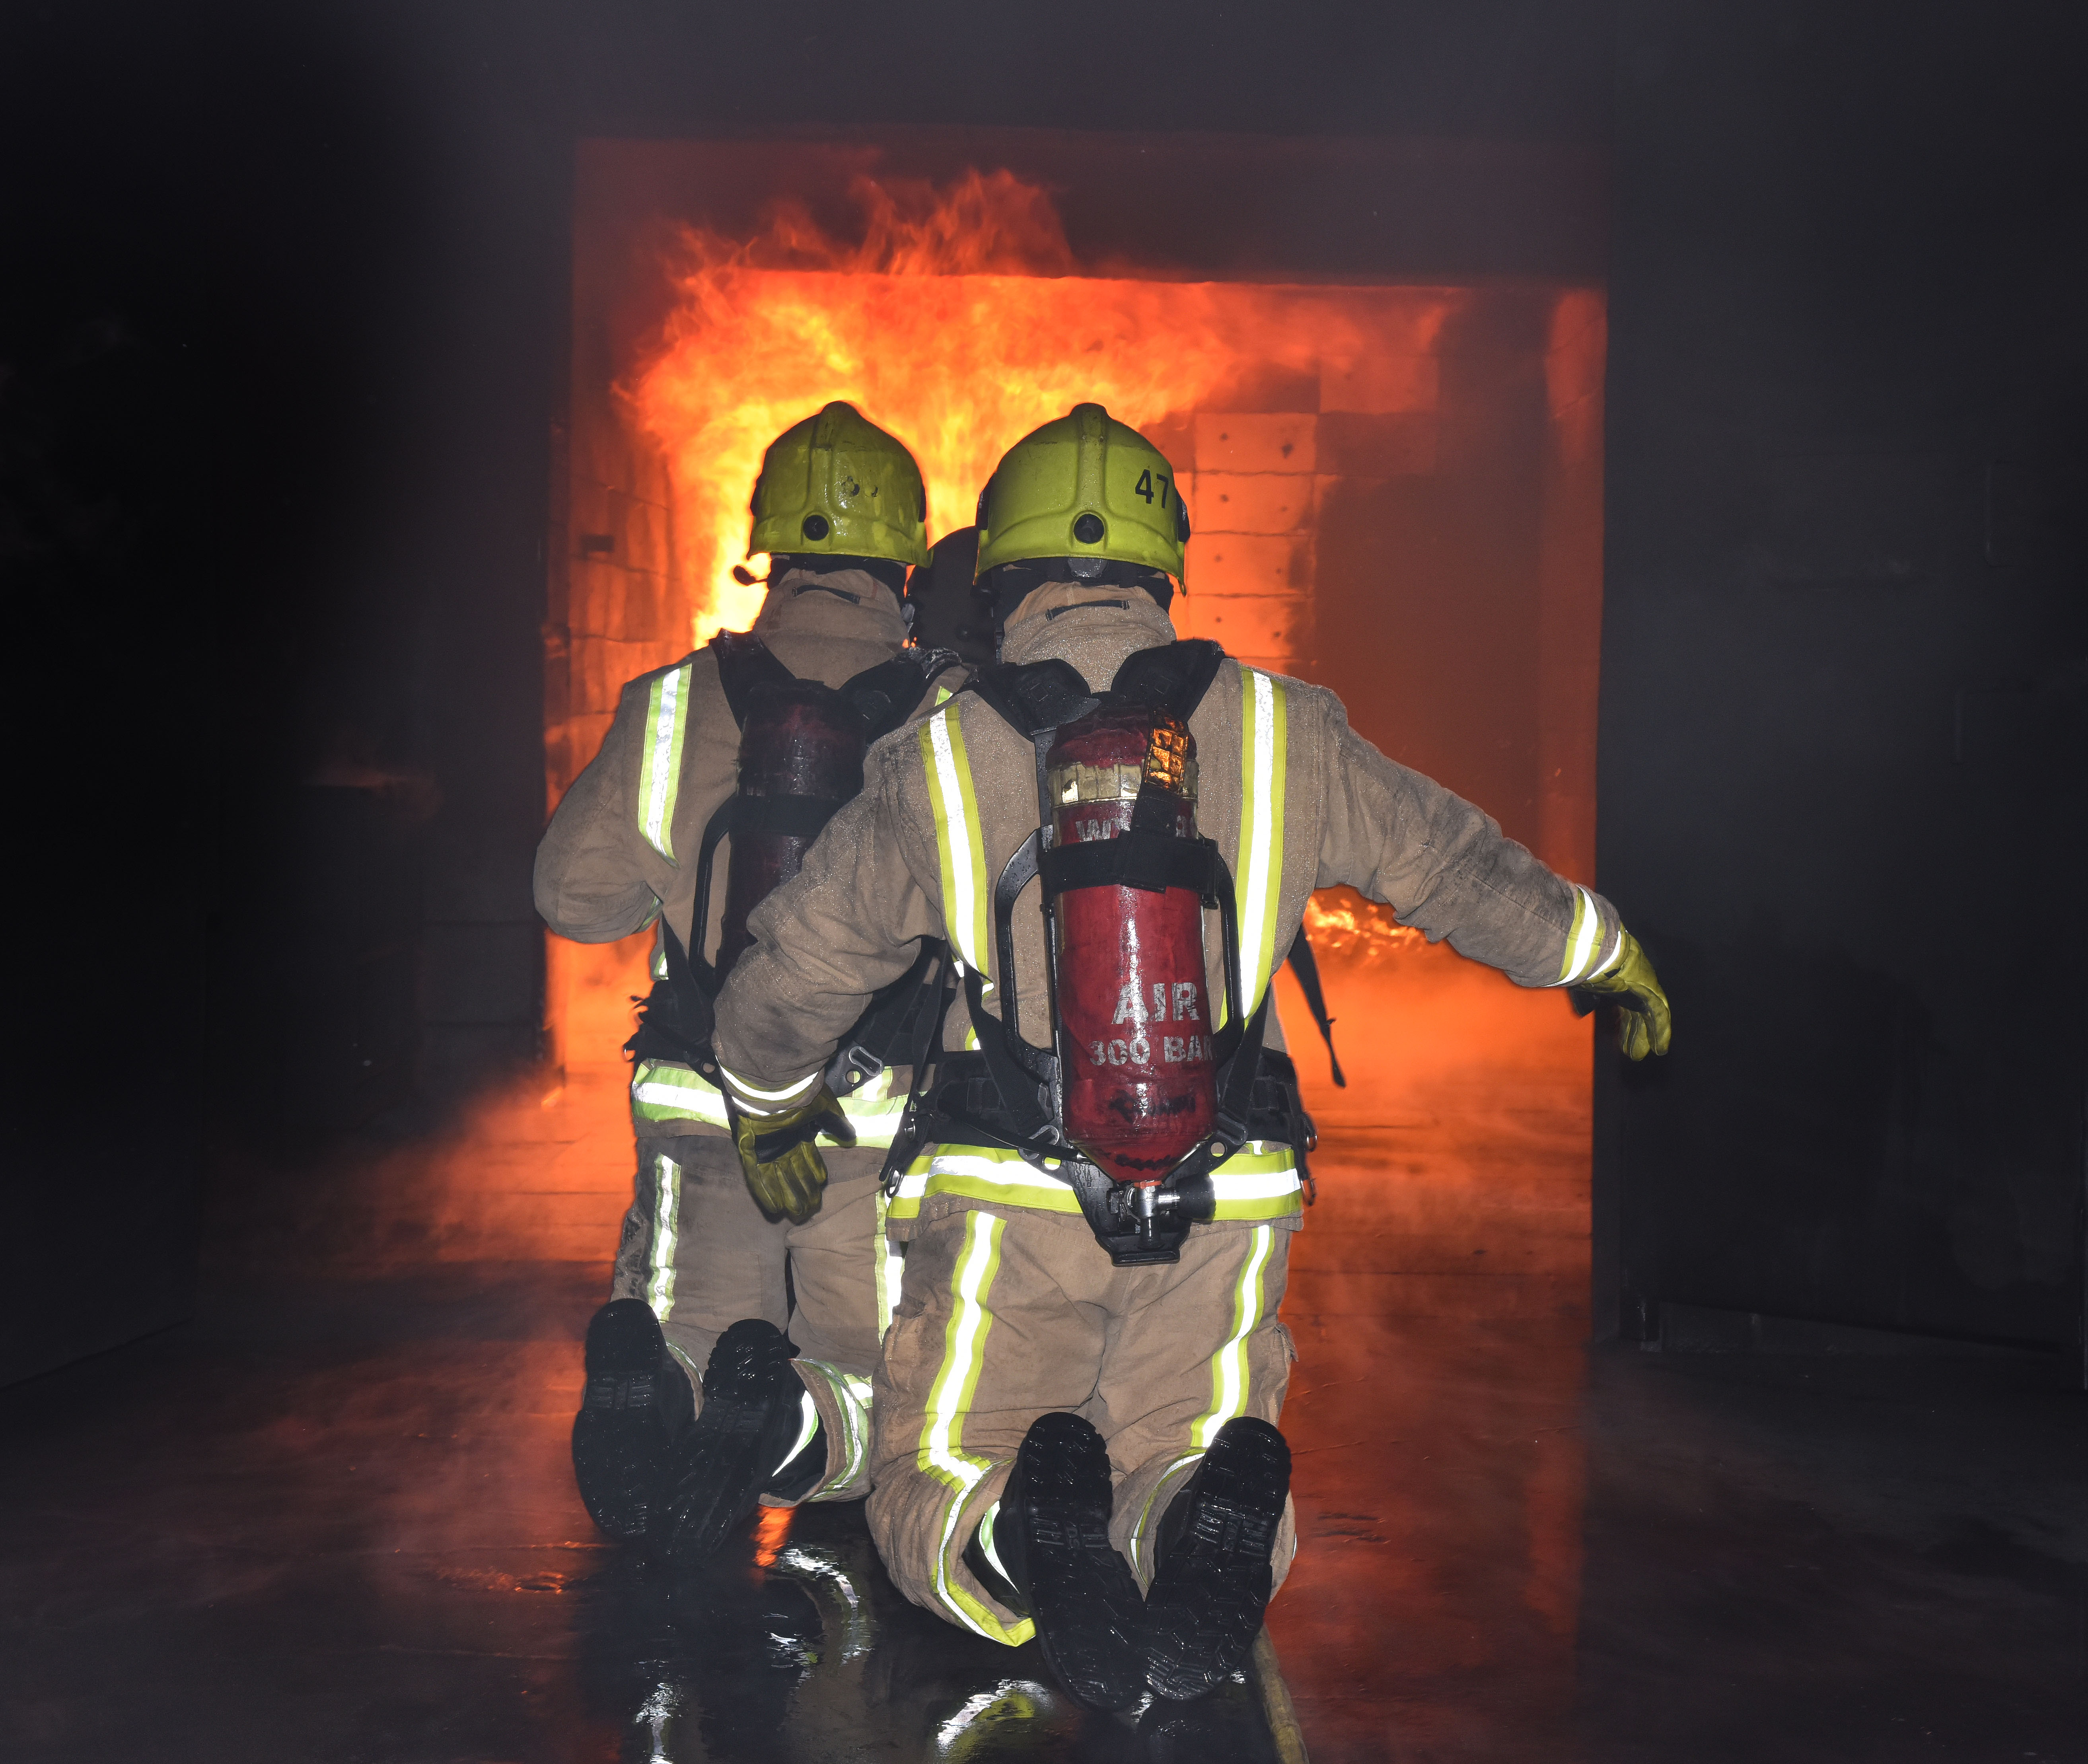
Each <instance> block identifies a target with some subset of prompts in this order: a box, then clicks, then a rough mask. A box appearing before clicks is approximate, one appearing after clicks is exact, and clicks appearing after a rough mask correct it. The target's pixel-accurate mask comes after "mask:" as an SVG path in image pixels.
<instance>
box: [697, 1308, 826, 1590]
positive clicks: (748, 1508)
mask: <svg viewBox="0 0 2088 1764" xmlns="http://www.w3.org/2000/svg"><path fill="white" fill-rule="evenodd" d="M797 1351H798V1350H797V1349H796V1348H795V1347H794V1346H792V1345H791V1342H790V1341H789V1338H787V1337H786V1336H785V1334H783V1332H782V1331H781V1329H777V1327H776V1325H774V1324H772V1323H765V1322H764V1321H762V1320H761V1319H760V1318H759V1317H742V1319H741V1320H740V1321H738V1322H737V1323H735V1324H734V1325H733V1326H732V1327H731V1328H730V1329H727V1330H726V1331H725V1334H722V1335H721V1336H720V1337H719V1338H718V1343H717V1347H714V1348H712V1350H711V1357H710V1364H708V1365H707V1366H705V1367H704V1406H703V1408H702V1409H701V1411H699V1413H698V1414H697V1416H696V1423H695V1426H694V1427H692V1428H690V1429H689V1431H688V1432H687V1436H685V1437H684V1438H683V1440H682V1445H681V1447H680V1449H678V1451H677V1452H676V1453H675V1454H674V1469H675V1473H676V1479H675V1484H674V1509H673V1513H672V1514H671V1530H670V1535H669V1538H668V1543H667V1555H668V1557H669V1559H670V1561H673V1562H674V1565H675V1566H677V1567H678V1568H693V1567H694V1566H695V1565H696V1564H698V1563H699V1562H701V1561H705V1560H706V1559H707V1558H708V1557H709V1556H711V1555H712V1553H713V1552H715V1551H716V1550H717V1547H718V1545H719V1544H722V1543H723V1542H724V1541H725V1538H726V1536H727V1535H728V1534H730V1531H732V1529H733V1527H734V1526H737V1525H738V1524H739V1523H740V1522H741V1521H742V1520H743V1519H745V1518H747V1515H748V1514H751V1513H752V1512H753V1511H754V1509H755V1503H756V1502H757V1501H759V1499H760V1497H761V1496H762V1495H763V1494H764V1492H767V1491H768V1490H769V1489H770V1488H772V1485H773V1484H774V1483H775V1482H776V1481H777V1478H778V1476H779V1475H781V1474H784V1473H785V1463H786V1460H787V1461H788V1467H789V1470H791V1471H796V1470H798V1469H799V1468H800V1466H799V1463H798V1460H799V1459H800V1458H801V1457H802V1455H803V1451H802V1449H799V1448H798V1436H799V1435H800V1434H801V1433H802V1432H803V1431H804V1424H805V1401H806V1394H805V1385H804V1381H803V1380H802V1379H801V1378H799V1377H798V1373H797V1371H796V1369H795V1368H794V1367H793V1366H792V1365H791V1364H790V1362H791V1360H792V1359H793V1358H794V1356H795V1355H796V1354H797ZM823 1461H824V1460H823ZM816 1480H817V1478H816V1477H814V1478H813V1479H811V1481H816ZM805 1486H806V1487H807V1488H810V1487H811V1482H807V1483H806V1484H805Z"/></svg>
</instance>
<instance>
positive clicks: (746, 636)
mask: <svg viewBox="0 0 2088 1764" xmlns="http://www.w3.org/2000/svg"><path fill="white" fill-rule="evenodd" d="M710 646H711V649H712V651H713V652H714V653H716V654H717V667H718V679H719V681H720V683H721V684H722V685H723V686H724V687H725V703H726V704H727V705H728V706H730V709H731V711H732V720H733V721H734V722H736V723H738V725H739V726H740V727H741V728H742V729H744V728H745V727H746V726H747V709H748V708H749V706H750V705H751V703H752V702H753V698H754V695H755V692H756V691H759V689H760V688H761V687H764V686H788V685H789V683H791V682H792V681H793V680H794V679H797V677H798V676H797V675H796V674H793V673H792V672H791V671H790V670H789V669H788V668H786V667H785V666H783V664H782V662H780V661H778V660H777V656H776V652H775V651H774V650H772V649H770V648H769V647H768V644H765V643H764V642H763V641H762V640H760V639H759V637H757V636H755V634H754V633H753V632H751V631H721V632H719V633H718V634H717V636H715V637H713V638H712V639H711V644H710Z"/></svg>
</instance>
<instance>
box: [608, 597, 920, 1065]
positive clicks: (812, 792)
mask: <svg viewBox="0 0 2088 1764" xmlns="http://www.w3.org/2000/svg"><path fill="white" fill-rule="evenodd" d="M710 648H711V650H712V653H713V655H714V656H715V657H717V669H718V679H719V681H720V683H721V684H722V685H723V687H724V688H725V703H726V704H727V706H728V707H729V708H730V710H731V712H732V715H733V721H734V722H735V723H737V724H738V726H739V731H740V739H739V777H738V789H737V790H735V791H734V794H732V795H730V796H729V797H727V798H726V799H725V801H724V802H723V803H721V804H720V805H719V806H718V807H717V811H716V812H715V813H713V814H712V816H711V818H710V820H709V821H708V823H707V824H705V826H704V834H703V841H702V846H701V849H700V852H699V854H698V857H697V862H696V890H695V910H694V912H693V914H692V916H691V920H690V923H691V927H693V930H694V935H695V938H696V940H697V947H696V948H695V950H694V951H693V952H691V950H689V949H687V948H685V947H684V946H683V944H682V940H681V939H680V937H679V936H677V935H676V934H675V931H674V927H673V926H672V925H670V924H669V923H667V922H666V920H665V918H662V919H661V923H660V934H661V954H662V956H663V957H664V963H665V969H666V972H665V974H662V975H661V977H660V978H658V979H657V980H656V981H655V983H654V984H653V990H652V991H651V993H650V994H649V995H648V996H647V998H646V1000H645V1001H644V1004H642V1005H641V1006H640V1011H639V1025H638V1032H637V1033H636V1034H635V1035H633V1036H632V1037H631V1039H630V1040H629V1041H627V1042H626V1043H624V1051H625V1052H627V1053H628V1054H631V1055H633V1056H634V1057H635V1058H636V1059H638V1060H674V1061H677V1062H679V1063H682V1064H687V1065H689V1066H691V1067H693V1068H695V1070H697V1071H698V1072H700V1073H702V1074H703V1075H704V1077H706V1078H708V1079H711V1080H712V1081H715V1080H716V1078H717V1057H716V1055H714V1054H713V1053H712V1051H711V1038H712V1033H713V1032H714V1030H715V1028H716V1019H715V1016H714V1011H713V1006H714V1004H715V1002H716V1000H717V995H718V994H719V992H720V991H721V990H723V988H724V985H725V976H726V975H727V974H729V973H730V971H731V970H732V965H733V964H734V962H735V961H738V958H739V957H740V956H741V954H742V953H744V952H745V951H746V950H747V949H748V948H751V946H752V944H753V941H754V940H753V938H752V937H751V936H750V935H749V934H748V931H747V914H750V913H751V912H752V911H753V910H754V909H755V907H756V906H759V905H760V903H761V901H763V900H764V898H766V897H768V895H769V894H770V893H772V892H774V890H775V889H777V888H779V887H781V885H782V884H784V883H785V882H787V881H789V880H790V878H791V877H792V876H795V875H796V874H797V873H798V870H799V868H800V867H802V864H803V863H804V858H805V854H806V853H807V851H809V850H811V848H812V845H813V842H814V841H815V840H816V839H818V837H819V833H820V832H821V830H822V829H823V828H824V827H825V826H826V824H827V823H828V821H829V820H832V819H833V817H834V816H835V814H836V811H839V810H840V809H841V807H842V805H843V804H844V803H847V802H848V801H849V799H851V798H853V797H854V796H855V795H857V794H859V793H860V792H861V790H862V767H863V759H864V756H865V755H866V754H867V753H868V751H869V750H870V747H871V743H873V742H875V741H876V740H877V739H879V737H881V736H884V735H887V734H891V733H892V730H895V729H896V728H898V727H899V726H900V725H901V724H902V723H903V722H905V721H906V719H907V717H909V715H911V714H912V713H913V709H914V707H915V706H916V705H918V704H919V703H920V702H921V700H922V696H923V695H924V694H925V693H926V691H927V689H928V687H930V685H931V684H932V683H933V682H934V681H935V679H936V677H937V676H938V675H939V674H942V673H943V672H944V671H945V670H948V669H949V668H951V667H953V666H956V665H957V657H956V656H955V655H953V654H952V653H951V652H950V651H948V650H947V649H901V651H900V652H899V653H897V654H896V655H895V656H893V657H892V658H891V659H890V660H889V661H887V662H879V663H878V664H877V665H876V666H875V667H870V668H866V669H864V670H862V673H860V674H856V675H854V677H853V678H851V679H849V680H847V681H845V682H844V683H842V684H841V685H840V686H838V687H831V686H828V685H826V684H825V683H823V682H821V681H819V680H807V679H799V678H798V676H797V675H796V674H793V673H792V672H791V671H790V670H789V668H787V667H785V666H784V665H783V663H782V662H781V660H780V659H779V658H778V657H777V655H776V653H774V651H772V649H769V648H768V645H767V644H764V642H762V640H760V639H759V637H757V636H754V635H753V634H752V633H751V632H736V631H721V632H719V633H718V634H717V636H715V637H713V638H712V640H711V642H710ZM728 835H730V837H731V839H732V850H731V854H730V860H729V862H728V863H727V865H726V870H725V910H724V914H723V921H722V926H721V934H720V936H719V940H718V948H717V957H716V958H715V960H712V959H707V958H706V957H705V956H704V952H703V948H702V944H701V941H700V940H701V938H702V936H703V932H704V927H707V926H708V924H709V923H710V905H711V885H712V877H713V873H714V860H715V859H716V857H717V848H718V846H719V844H720V843H721V841H723V840H724V839H725V837H727V836H728ZM942 958H943V946H942V945H941V944H939V943H938V942H935V941H934V940H924V941H923V944H922V949H921V953H920V954H919V955H918V957H916V958H915V960H914V962H913V966H912V967H910V968H909V970H907V971H906V972H905V974H902V975H901V976H900V978H898V979H896V980H895V981H893V982H892V983H891V984H890V985H889V986H887V987H884V988H882V989H881V990H880V991H879V992H877V993H876V994H875V995H874V996H873V997H872V998H871V1002H870V1005H869V1007H868V1008H867V1009H866V1010H865V1011H864V1013H863V1014H862V1017H860V1018H858V1021H857V1022H856V1025H855V1026H854V1028H853V1029H852V1030H850V1031H849V1033H848V1034H846V1035H845V1036H843V1037H842V1038H841V1047H840V1048H839V1050H838V1051H836V1054H835V1055H834V1058H833V1060H832V1063H831V1064H830V1065H829V1066H828V1071H827V1073H826V1077H827V1081H828V1085H830V1086H831V1087H832V1089H833V1090H834V1093H835V1094H836V1095H837V1096H839V1097H841V1098H844V1099H845V1098H847V1097H848V1096H849V1094H850V1093H851V1092H852V1091H854V1090H859V1089H860V1088H862V1086H863V1085H866V1084H867V1083H868V1082H869V1081H871V1079H874V1078H875V1077H877V1076H878V1075H879V1073H882V1072H883V1071H884V1068H885V1067H886V1066H887V1065H888V1064H890V1063H891V1060H890V1056H891V1055H892V1051H893V1050H894V1049H895V1048H896V1047H898V1046H899V1045H900V1044H901V1043H902V1042H903V1041H904V1040H905V1039H906V1038H907V1036H908V1035H909V1031H911V1030H913V1028H914V1026H915V1025H914V1022H913V1019H915V1018H916V1017H919V1016H922V1015H925V1014H926V1013H927V1012H928V1011H929V1010H931V1008H934V1005H935V1000H936V994H935V987H934V985H933V984H932V983H931V974H935V972H937V971H938V966H939V963H940V962H941V961H942Z"/></svg>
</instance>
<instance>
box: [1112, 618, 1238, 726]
mask: <svg viewBox="0 0 2088 1764" xmlns="http://www.w3.org/2000/svg"><path fill="white" fill-rule="evenodd" d="M1225 658H1226V652H1225V651H1224V649H1222V648H1221V647H1220V646H1219V645H1218V644H1215V643H1213V641H1212V640H1210V639H1209V637H1184V638H1183V639H1182V640H1180V641H1179V642H1176V643H1163V644H1158V645H1157V646H1156V647H1155V648H1153V649H1140V650H1139V651H1137V652H1136V653H1135V654H1132V655H1127V656H1126V657H1124V658H1123V666H1121V667H1119V669H1118V670H1116V678H1115V679H1114V680H1112V681H1110V691H1112V692H1115V693H1117V694H1118V695H1119V696H1122V697H1124V698H1128V699H1132V700H1135V701H1136V702H1137V703H1138V704H1143V705H1145V706H1146V707H1147V708H1148V709H1152V710H1157V711H1165V712H1166V713H1167V714H1168V715H1169V716H1170V717H1180V718H1181V719H1182V720H1183V721H1184V722H1187V721H1188V720H1189V718H1190V717H1192V715H1193V714H1195V712H1196V707H1197V706H1198V705H1199V704H1202V703H1203V702H1204V693H1206V692H1208V691H1210V689H1211V682H1212V681H1213V680H1214V679H1217V675H1218V664H1219V663H1220V662H1222V661H1224V660H1225Z"/></svg>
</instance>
